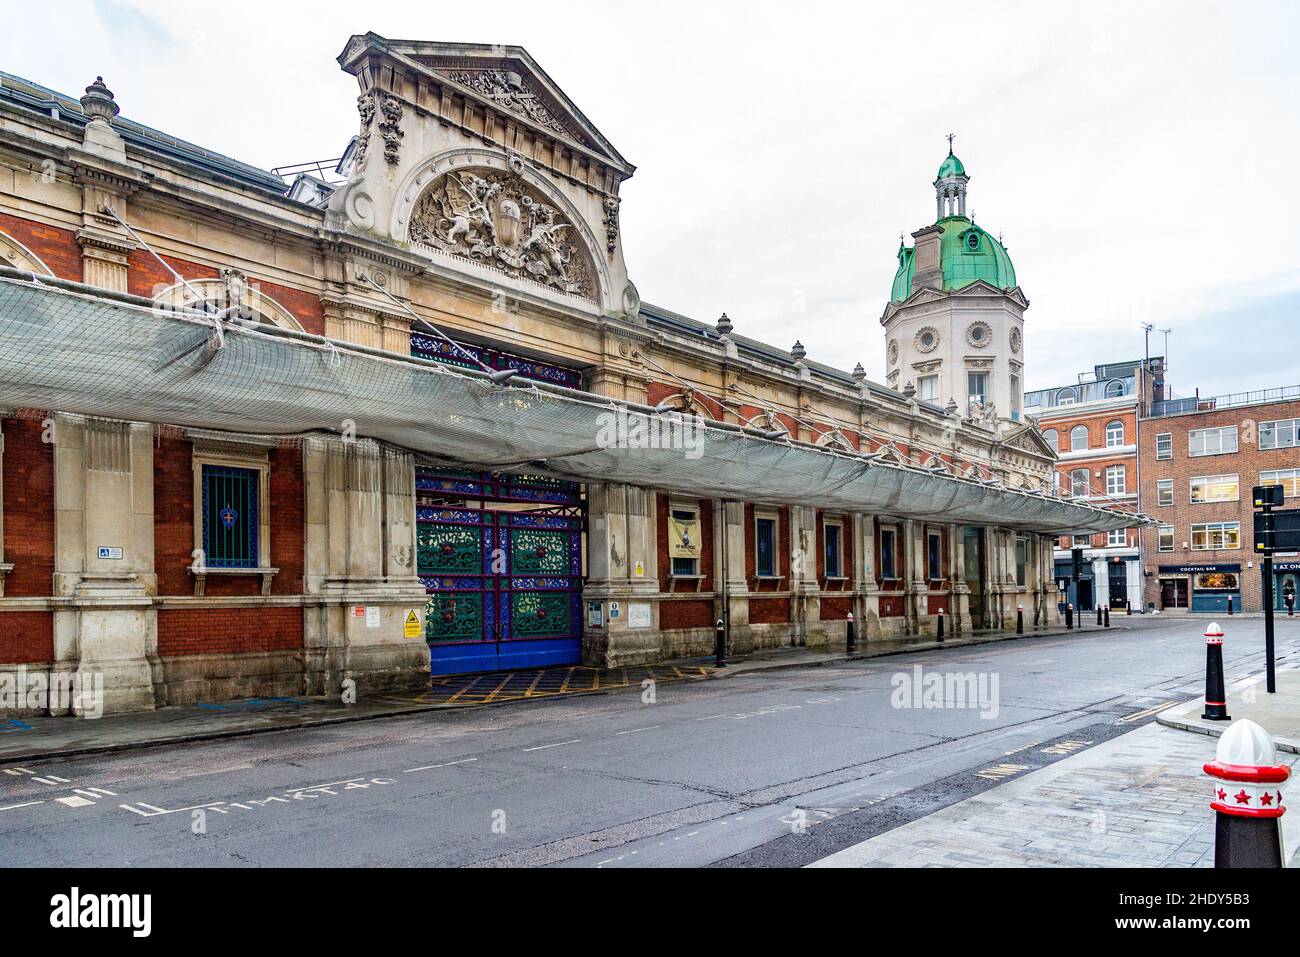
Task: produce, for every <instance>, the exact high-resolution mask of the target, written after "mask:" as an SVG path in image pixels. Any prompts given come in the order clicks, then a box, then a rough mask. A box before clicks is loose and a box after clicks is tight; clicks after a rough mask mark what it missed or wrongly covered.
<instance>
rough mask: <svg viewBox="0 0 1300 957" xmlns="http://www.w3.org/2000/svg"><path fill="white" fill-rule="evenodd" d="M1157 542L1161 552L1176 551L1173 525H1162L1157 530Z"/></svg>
mask: <svg viewBox="0 0 1300 957" xmlns="http://www.w3.org/2000/svg"><path fill="white" fill-rule="evenodd" d="M1156 541H1157V542H1158V546H1157V547H1158V548H1159V549H1160V551H1162V552H1172V551H1173V550H1174V527H1173V526H1172V525H1161V526H1160V528H1159V529H1158V530H1157V534H1156Z"/></svg>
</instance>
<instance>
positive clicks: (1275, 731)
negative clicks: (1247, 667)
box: [1158, 665, 1300, 754]
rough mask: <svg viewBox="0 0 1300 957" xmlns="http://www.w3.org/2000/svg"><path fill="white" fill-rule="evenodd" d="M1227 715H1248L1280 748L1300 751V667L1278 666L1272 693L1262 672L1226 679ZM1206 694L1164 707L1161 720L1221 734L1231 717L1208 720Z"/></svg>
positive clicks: (1189, 729) (1174, 725) (1167, 723)
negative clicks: (1220, 719)
mask: <svg viewBox="0 0 1300 957" xmlns="http://www.w3.org/2000/svg"><path fill="white" fill-rule="evenodd" d="M1226 687H1227V692H1228V695H1227V702H1228V716H1229V717H1230V718H1231V719H1232V721H1237V720H1240V719H1242V718H1247V719H1249V720H1251V721H1254V722H1255V723H1256V724H1258V725H1259V726H1260V727H1262V728H1263V729H1264V730H1265V731H1267V732H1268V733H1269V734H1271V735H1273V743H1274V744H1275V745H1276V746H1277V749H1278V750H1279V751H1282V752H1285V753H1288V754H1300V670H1296V668H1295V666H1294V665H1283V666H1281V667H1280V668H1278V670H1277V694H1269V693H1268V690H1267V686H1266V684H1265V681H1264V677H1263V675H1259V674H1254V675H1247V676H1243V677H1240V678H1238V679H1236V680H1230V681H1228V682H1227V683H1226ZM1204 713H1205V698H1204V697H1200V698H1194V699H1192V700H1191V701H1188V702H1187V703H1186V704H1182V705H1179V706H1177V707H1175V708H1170V709H1169V710H1168V711H1162V712H1161V713H1160V716H1159V718H1158V720H1159V721H1160V723H1161V724H1163V725H1167V726H1168V727H1171V728H1178V729H1179V730H1181V731H1192V732H1195V733H1196V734H1203V735H1209V736H1210V737H1216V738H1217V737H1219V736H1221V735H1222V734H1223V732H1224V731H1226V730H1228V728H1229V727H1231V726H1232V721H1206V720H1205V719H1204V718H1202V717H1201V715H1202V714H1204Z"/></svg>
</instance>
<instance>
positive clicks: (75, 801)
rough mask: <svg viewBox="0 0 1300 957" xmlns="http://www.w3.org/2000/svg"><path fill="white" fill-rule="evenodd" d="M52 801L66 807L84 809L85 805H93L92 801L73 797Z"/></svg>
mask: <svg viewBox="0 0 1300 957" xmlns="http://www.w3.org/2000/svg"><path fill="white" fill-rule="evenodd" d="M54 800H56V801H58V802H59V803H60V804H66V805H67V806H68V807H86V806H87V805H90V804H94V803H95V802H94V801H87V800H86V799H85V798H83V797H75V796H73V797H65V798H55V799H54Z"/></svg>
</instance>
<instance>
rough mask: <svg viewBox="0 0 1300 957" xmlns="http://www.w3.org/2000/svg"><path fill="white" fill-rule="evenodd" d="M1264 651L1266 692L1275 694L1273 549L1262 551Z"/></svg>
mask: <svg viewBox="0 0 1300 957" xmlns="http://www.w3.org/2000/svg"><path fill="white" fill-rule="evenodd" d="M1261 568H1262V569H1263V572H1264V653H1265V655H1267V656H1268V693H1269V694H1277V664H1276V662H1275V661H1274V658H1273V550H1272V549H1269V550H1268V551H1267V552H1265V553H1264V561H1263V563H1262V565H1261Z"/></svg>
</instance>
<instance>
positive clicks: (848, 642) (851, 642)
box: [844, 612, 858, 655]
mask: <svg viewBox="0 0 1300 957" xmlns="http://www.w3.org/2000/svg"><path fill="white" fill-rule="evenodd" d="M844 650H845V652H846V653H847V654H850V655H851V654H853V652H855V651H857V650H858V636H857V635H856V634H854V631H853V612H849V618H848V623H847V624H846V626H845V629H844Z"/></svg>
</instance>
